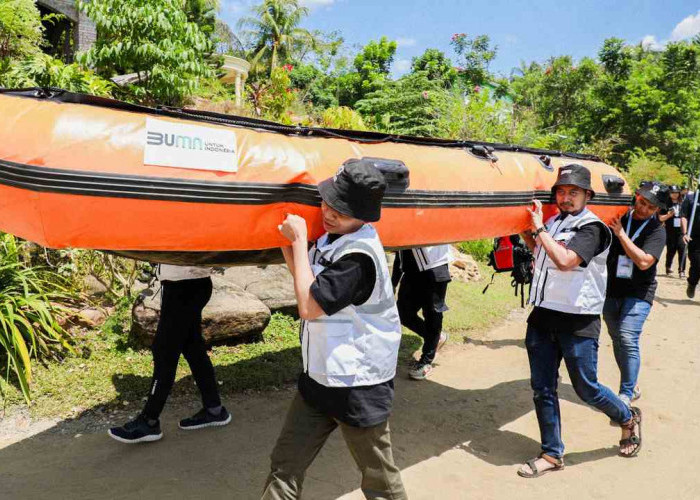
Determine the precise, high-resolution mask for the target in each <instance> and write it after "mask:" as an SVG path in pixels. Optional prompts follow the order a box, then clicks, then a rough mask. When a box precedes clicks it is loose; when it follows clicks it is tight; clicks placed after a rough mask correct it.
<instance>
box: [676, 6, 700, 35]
mask: <svg viewBox="0 0 700 500" xmlns="http://www.w3.org/2000/svg"><path fill="white" fill-rule="evenodd" d="M699 33H700V10H699V11H698V13H697V14H695V15H692V14H691V15H689V16H688V17H686V18H685V19H683V20H682V21H681V22H680V23H678V24H676V27H675V28H673V31H672V32H671V41H672V42H677V41H679V40H685V39H686V38H691V37H693V36H695V35H697V34H699Z"/></svg>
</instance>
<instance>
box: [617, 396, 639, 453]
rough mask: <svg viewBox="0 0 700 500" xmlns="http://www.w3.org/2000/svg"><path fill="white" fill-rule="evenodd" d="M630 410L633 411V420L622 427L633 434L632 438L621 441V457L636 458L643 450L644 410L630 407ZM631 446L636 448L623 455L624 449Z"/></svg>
mask: <svg viewBox="0 0 700 500" xmlns="http://www.w3.org/2000/svg"><path fill="white" fill-rule="evenodd" d="M630 410H631V411H632V418H631V419H630V420H629V421H628V422H625V423H624V424H621V425H620V427H622V428H623V429H628V430H629V431H630V432H631V434H630V437H628V438H626V439H620V451H619V455H620V456H621V457H625V458H632V457H636V456H637V454H638V453H639V450H641V449H642V410H640V409H639V408H637V407H636V406H632V407H630ZM635 427H637V431H636V432H635V430H634V428H635ZM629 445H634V446H635V447H634V448H633V449H632V451H630V452H629V453H623V452H622V448H623V447H627V446H629Z"/></svg>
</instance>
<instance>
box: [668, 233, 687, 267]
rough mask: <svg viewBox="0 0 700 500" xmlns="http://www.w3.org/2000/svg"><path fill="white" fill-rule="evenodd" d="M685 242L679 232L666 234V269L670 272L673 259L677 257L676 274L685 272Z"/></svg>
mask: <svg viewBox="0 0 700 500" xmlns="http://www.w3.org/2000/svg"><path fill="white" fill-rule="evenodd" d="M684 252H685V241H683V236H682V235H681V232H680V231H674V232H670V231H668V232H667V233H666V269H667V270H670V269H671V268H672V266H673V259H674V258H675V256H676V254H677V255H678V272H679V273H682V272H685V259H684V258H683V253H684Z"/></svg>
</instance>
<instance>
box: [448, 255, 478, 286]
mask: <svg viewBox="0 0 700 500" xmlns="http://www.w3.org/2000/svg"><path fill="white" fill-rule="evenodd" d="M451 254H452V258H453V259H454V260H453V261H452V263H451V264H450V275H451V276H452V279H453V280H455V281H462V282H465V283H468V282H470V281H481V273H480V272H479V266H478V265H477V263H476V261H475V260H474V257H472V256H471V255H468V254H466V253H462V252H460V251H459V250H457V249H456V248H455V247H451Z"/></svg>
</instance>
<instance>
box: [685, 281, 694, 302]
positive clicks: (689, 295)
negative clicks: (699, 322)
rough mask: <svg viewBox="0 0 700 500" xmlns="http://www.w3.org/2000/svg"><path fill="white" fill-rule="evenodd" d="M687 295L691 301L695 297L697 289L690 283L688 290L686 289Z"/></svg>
mask: <svg viewBox="0 0 700 500" xmlns="http://www.w3.org/2000/svg"><path fill="white" fill-rule="evenodd" d="M685 294H686V295H687V296H688V298H689V299H692V298H693V297H695V287H694V286H693V285H691V284H690V283H688V288H686V289H685Z"/></svg>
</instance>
